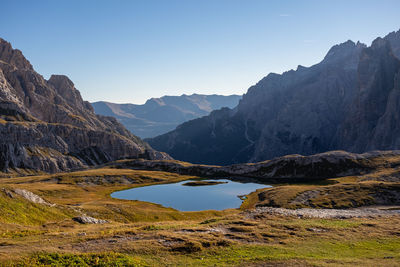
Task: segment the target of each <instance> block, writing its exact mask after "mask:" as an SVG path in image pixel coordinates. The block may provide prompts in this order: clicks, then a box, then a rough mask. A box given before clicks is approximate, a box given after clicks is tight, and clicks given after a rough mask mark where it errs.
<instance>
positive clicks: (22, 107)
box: [0, 39, 170, 172]
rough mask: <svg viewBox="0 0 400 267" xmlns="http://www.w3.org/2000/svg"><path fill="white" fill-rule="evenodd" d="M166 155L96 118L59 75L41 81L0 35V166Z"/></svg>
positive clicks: (57, 165) (62, 167) (49, 167)
mask: <svg viewBox="0 0 400 267" xmlns="http://www.w3.org/2000/svg"><path fill="white" fill-rule="evenodd" d="M139 157H144V158H148V159H168V158H170V157H169V156H168V155H166V154H165V153H160V152H157V151H154V150H153V149H152V148H151V147H150V146H149V145H148V144H146V143H145V142H143V141H142V140H141V139H140V138H138V137H136V136H134V135H133V134H131V133H130V132H129V131H128V130H127V129H126V128H125V127H124V126H123V125H121V124H120V123H119V122H118V121H117V120H116V119H115V118H112V117H106V116H98V115H96V114H95V113H94V110H93V108H92V106H91V105H90V104H89V103H88V102H85V101H83V99H82V97H81V95H80V93H79V91H78V90H77V89H76V88H75V86H74V84H73V82H72V81H71V80H70V79H68V77H66V76H63V75H52V76H51V78H50V79H49V80H48V81H47V80H45V79H44V78H43V77H42V76H41V75H39V74H38V73H37V72H36V71H35V70H34V69H33V68H32V65H31V64H30V63H29V61H28V60H26V59H25V58H24V56H23V55H22V53H21V52H20V51H19V50H15V49H12V47H11V45H10V44H9V43H8V42H6V41H4V40H2V39H0V170H1V171H7V170H9V169H16V170H18V169H19V168H22V169H32V170H37V171H45V172H58V171H66V170H71V169H76V168H82V167H86V166H88V165H96V164H103V163H105V162H108V161H111V160H116V159H121V158H139Z"/></svg>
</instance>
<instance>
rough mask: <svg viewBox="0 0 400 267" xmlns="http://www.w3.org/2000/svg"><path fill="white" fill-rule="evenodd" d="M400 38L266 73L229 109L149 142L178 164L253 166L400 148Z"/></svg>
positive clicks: (335, 50) (351, 46) (338, 49)
mask: <svg viewBox="0 0 400 267" xmlns="http://www.w3.org/2000/svg"><path fill="white" fill-rule="evenodd" d="M399 58H400V31H397V32H392V33H390V34H389V35H387V36H386V37H385V38H378V39H376V40H375V41H374V42H373V43H372V44H371V46H370V47H367V46H366V45H364V44H361V43H359V42H358V43H354V42H352V41H347V42H345V43H342V44H339V45H335V46H333V47H332V48H331V49H330V50H329V52H328V53H327V55H326V56H325V58H324V59H323V60H322V61H321V62H320V63H318V64H316V65H314V66H311V67H308V68H306V67H303V66H298V68H297V70H290V71H288V72H285V73H283V74H281V75H278V74H274V73H271V74H269V75H268V76H266V77H265V78H263V79H262V80H261V81H259V82H258V83H257V84H256V85H254V86H252V87H250V88H249V89H248V92H247V93H246V94H245V95H244V96H243V99H242V100H241V101H240V103H239V105H238V106H237V107H236V108H234V109H228V108H224V109H221V110H218V111H213V112H212V113H211V114H210V115H209V116H206V117H203V118H199V119H195V120H192V121H189V122H186V123H183V124H182V125H179V126H178V127H177V129H176V130H174V131H171V132H169V133H167V134H164V135H161V136H158V137H155V138H152V139H149V140H148V142H149V143H150V144H151V145H152V146H153V147H154V148H156V149H158V150H160V151H165V152H167V153H169V154H170V155H171V156H173V157H174V158H176V159H180V160H185V161H190V162H193V163H203V164H204V163H205V164H222V165H227V164H233V163H240V162H256V161H262V160H267V159H271V158H274V157H278V156H282V155H287V154H303V155H311V154H315V153H321V152H325V151H329V150H336V149H342V150H347V151H351V152H365V151H369V150H374V149H382V150H386V149H399V148H400V140H399V137H400V129H399V125H400V120H399V119H400V118H399V115H398V114H399V112H400V107H399V104H400V98H399V94H400V93H399V92H400V91H399V89H400V87H399V86H400V72H399V70H400V69H399Z"/></svg>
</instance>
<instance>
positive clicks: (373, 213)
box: [248, 207, 400, 219]
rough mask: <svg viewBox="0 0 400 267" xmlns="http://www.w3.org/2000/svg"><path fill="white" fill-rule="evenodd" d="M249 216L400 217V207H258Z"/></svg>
mask: <svg viewBox="0 0 400 267" xmlns="http://www.w3.org/2000/svg"><path fill="white" fill-rule="evenodd" d="M248 213H249V214H248V215H249V216H255V215H260V214H279V215H283V216H296V217H299V218H334V219H348V218H361V217H381V216H393V215H400V207H368V208H354V209H310V208H304V209H296V210H292V209H284V208H271V207H258V208H256V209H255V210H252V211H248Z"/></svg>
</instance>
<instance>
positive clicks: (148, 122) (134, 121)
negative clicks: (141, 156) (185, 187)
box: [92, 94, 241, 138]
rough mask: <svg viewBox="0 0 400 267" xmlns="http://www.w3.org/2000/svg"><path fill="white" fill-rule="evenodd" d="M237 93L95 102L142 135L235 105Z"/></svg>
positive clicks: (99, 111)
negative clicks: (126, 101)
mask: <svg viewBox="0 0 400 267" xmlns="http://www.w3.org/2000/svg"><path fill="white" fill-rule="evenodd" d="M240 98H241V96H238V95H229V96H223V95H198V94H193V95H181V96H163V97H160V98H151V99H149V100H147V101H146V103H145V104H143V105H135V104H115V103H109V102H104V101H100V102H95V103H92V106H93V108H94V110H95V112H96V113H97V114H100V115H106V116H113V117H115V118H117V119H118V121H120V122H121V123H122V124H123V125H124V126H125V127H126V128H127V129H128V130H130V131H131V132H132V133H134V134H135V135H137V136H140V137H141V138H148V137H155V136H157V135H160V134H164V133H167V132H169V131H172V130H174V129H175V128H176V126H178V125H179V124H181V123H183V122H185V121H188V120H192V119H195V118H199V117H202V116H206V115H208V114H210V112H211V111H213V110H216V109H220V108H222V107H228V108H233V107H235V106H236V105H237V104H238V103H239V100H240Z"/></svg>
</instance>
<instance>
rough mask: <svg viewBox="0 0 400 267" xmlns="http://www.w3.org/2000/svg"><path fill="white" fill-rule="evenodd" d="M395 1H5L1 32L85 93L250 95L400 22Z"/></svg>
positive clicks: (117, 98)
mask: <svg viewBox="0 0 400 267" xmlns="http://www.w3.org/2000/svg"><path fill="white" fill-rule="evenodd" d="M399 11H400V1H399V0H375V1H372V0H351V1H350V0H335V1H328V0H292V1H290V0H276V1H275V0H180V1H178V0H142V1H139V0H138V1H135V0H125V1H124V0H114V1H112V0H107V1H106V0H57V1H55V0H35V1H32V0H25V1H23V0H0V38H3V39H5V40H7V41H9V42H10V43H11V44H12V45H13V47H14V48H18V49H20V50H22V52H23V54H24V55H25V57H26V58H27V59H28V60H29V61H30V62H31V63H32V65H33V66H34V68H35V70H36V71H37V72H39V73H40V74H42V75H43V76H44V77H45V78H46V79H48V78H49V77H50V76H51V74H64V75H67V76H68V77H69V78H70V79H71V80H72V81H73V82H74V84H75V87H76V88H77V89H78V90H79V91H80V92H81V94H82V96H83V98H84V99H85V100H88V101H91V102H93V101H101V100H102V101H109V102H116V103H136V104H141V103H144V102H145V101H146V99H149V98H151V97H160V96H163V95H181V94H192V93H198V94H223V95H229V94H244V93H246V91H247V89H248V88H249V87H250V86H251V85H254V84H255V83H257V81H259V80H260V79H261V78H263V77H264V76H266V75H267V74H268V73H270V72H275V73H282V72H284V71H287V70H290V69H296V68H297V66H298V65H303V66H311V65H313V64H316V63H318V62H319V61H321V60H322V59H323V57H324V56H325V54H326V53H327V52H328V50H329V48H330V47H332V46H333V45H335V44H338V43H342V42H345V41H347V40H349V39H351V40H353V41H355V42H356V41H358V40H359V41H361V42H363V43H366V44H368V45H369V44H370V43H371V42H372V40H374V39H375V38H376V37H378V36H382V37H383V36H385V35H386V34H388V33H389V32H392V31H395V30H396V31H397V30H399V29H400V15H399Z"/></svg>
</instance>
